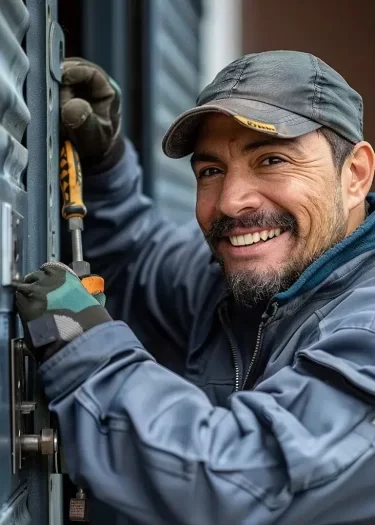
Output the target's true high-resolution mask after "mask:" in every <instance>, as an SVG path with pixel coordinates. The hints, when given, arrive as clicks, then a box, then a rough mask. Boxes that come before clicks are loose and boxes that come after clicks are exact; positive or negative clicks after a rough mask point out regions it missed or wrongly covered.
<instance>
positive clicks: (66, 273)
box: [15, 262, 112, 363]
mask: <svg viewBox="0 0 375 525" xmlns="http://www.w3.org/2000/svg"><path fill="white" fill-rule="evenodd" d="M15 289H16V306H17V309H18V312H19V315H20V318H21V321H22V325H23V329H24V338H25V343H26V346H27V348H28V349H29V350H30V351H31V352H32V354H33V355H34V357H35V359H36V361H37V362H38V363H40V362H43V361H45V360H46V359H48V358H50V357H51V356H52V355H54V354H55V353H56V352H57V351H58V350H60V349H61V348H62V347H64V346H65V345H66V344H68V343H69V342H70V341H72V340H73V339H75V338H76V337H79V336H80V335H82V334H83V333H84V332H86V331H87V330H90V328H93V327H94V326H97V325H99V324H102V323H106V322H108V321H111V320H112V318H111V317H110V315H109V314H108V312H107V310H106V309H105V308H104V307H103V306H102V304H103V294H100V296H99V295H98V298H95V297H94V296H93V295H91V294H90V293H89V292H87V291H86V289H85V288H84V286H83V285H82V283H81V281H80V279H79V277H78V276H77V275H76V274H75V273H74V272H73V270H71V269H70V268H69V267H68V266H65V264H62V263H57V262H50V263H46V264H43V266H41V268H40V270H39V271H38V272H34V273H31V274H29V275H27V276H26V277H25V279H24V282H23V283H21V284H16V285H15ZM100 303H102V304H100Z"/></svg>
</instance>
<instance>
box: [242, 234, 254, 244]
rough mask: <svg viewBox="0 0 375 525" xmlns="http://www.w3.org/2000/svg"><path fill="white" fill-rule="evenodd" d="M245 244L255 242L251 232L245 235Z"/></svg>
mask: <svg viewBox="0 0 375 525" xmlns="http://www.w3.org/2000/svg"><path fill="white" fill-rule="evenodd" d="M244 239H245V244H253V242H254V240H253V236H252V234H251V233H248V234H247V235H244Z"/></svg>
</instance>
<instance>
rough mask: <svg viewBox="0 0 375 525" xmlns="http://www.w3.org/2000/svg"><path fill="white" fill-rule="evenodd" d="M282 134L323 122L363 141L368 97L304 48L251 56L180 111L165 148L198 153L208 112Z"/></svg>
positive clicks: (237, 62)
mask: <svg viewBox="0 0 375 525" xmlns="http://www.w3.org/2000/svg"><path fill="white" fill-rule="evenodd" d="M212 112H219V113H224V114H226V115H229V116H232V117H234V118H235V119H236V120H237V121H238V122H239V123H240V124H242V125H244V126H247V127H249V128H251V129H254V130H256V131H260V132H262V133H266V134H267V135H273V136H275V137H280V138H294V137H299V136H301V135H305V134H306V133H310V132H311V131H314V130H316V129H318V128H320V127H322V126H326V127H328V128H331V129H332V130H334V131H336V132H337V133H338V134H339V135H341V136H342V137H344V138H346V139H348V140H349V141H351V142H353V143H357V142H360V141H361V140H363V103H362V97H361V96H360V95H359V94H358V93H357V92H356V91H355V90H354V89H352V88H351V87H350V86H349V84H348V83H347V82H346V81H345V80H344V78H343V77H342V76H341V75H339V73H337V72H336V71H335V70H334V69H332V68H331V67H330V66H328V65H327V64H326V63H325V62H323V61H322V60H320V59H319V58H317V57H315V56H313V55H311V54H309V53H302V52H299V51H267V52H264V53H254V54H251V55H245V56H243V57H241V58H239V59H238V60H235V61H234V62H232V63H231V64H229V65H228V66H227V67H225V68H224V69H223V70H222V71H221V72H220V73H219V74H218V75H217V77H216V78H215V79H214V81H213V82H211V84H209V85H208V86H207V87H206V88H205V89H204V90H203V91H202V93H201V94H200V95H199V97H198V99H197V105H196V107H195V108H193V109H190V110H188V111H186V112H185V113H183V114H182V115H180V116H179V117H178V118H177V119H176V120H175V121H174V122H173V124H172V125H171V127H170V128H169V130H168V131H167V133H166V135H165V137H164V139H163V151H164V153H165V154H166V155H167V156H168V157H171V158H175V159H178V158H181V157H185V156H186V155H189V154H190V153H192V152H193V151H194V147H195V141H196V138H197V135H198V132H199V128H200V125H201V123H202V120H203V119H204V117H205V115H206V114H207V113H212Z"/></svg>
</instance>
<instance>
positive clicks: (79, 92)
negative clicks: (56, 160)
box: [60, 58, 124, 173]
mask: <svg viewBox="0 0 375 525" xmlns="http://www.w3.org/2000/svg"><path fill="white" fill-rule="evenodd" d="M60 108H61V128H62V135H63V137H64V138H68V139H69V140H71V141H72V142H73V143H74V145H75V146H76V148H77V150H78V153H79V156H80V160H81V164H82V168H83V170H84V171H89V172H90V173H98V172H102V171H106V170H108V169H110V168H112V167H113V166H114V165H115V164H116V163H117V162H118V161H119V160H120V157H121V155H122V154H123V151H124V142H123V140H122V139H121V136H120V130H121V90H120V88H119V86H118V85H117V84H116V83H115V81H114V80H113V79H112V78H110V77H109V76H108V75H107V74H106V72H105V71H104V70H103V69H102V68H100V67H99V66H97V65H95V64H92V63H91V62H88V61H87V60H84V59H82V58H68V59H67V60H65V62H64V71H63V78H62V87H61V91H60Z"/></svg>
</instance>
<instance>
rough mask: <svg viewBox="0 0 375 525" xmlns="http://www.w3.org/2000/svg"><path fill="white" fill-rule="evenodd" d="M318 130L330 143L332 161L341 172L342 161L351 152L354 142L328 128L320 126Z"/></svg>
mask: <svg viewBox="0 0 375 525" xmlns="http://www.w3.org/2000/svg"><path fill="white" fill-rule="evenodd" d="M318 132H319V133H321V134H322V135H323V137H324V138H325V139H326V141H327V142H328V144H329V145H330V148H331V152H332V158H333V163H334V165H335V168H337V171H338V172H339V173H341V170H342V167H343V165H344V162H345V161H346V159H347V158H348V157H349V155H351V154H352V152H353V149H354V146H355V144H353V142H350V140H348V139H344V137H342V136H341V135H339V134H338V133H336V132H335V131H333V130H332V129H330V128H326V127H322V128H319V129H318Z"/></svg>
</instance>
